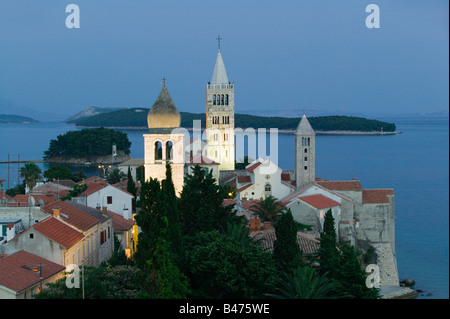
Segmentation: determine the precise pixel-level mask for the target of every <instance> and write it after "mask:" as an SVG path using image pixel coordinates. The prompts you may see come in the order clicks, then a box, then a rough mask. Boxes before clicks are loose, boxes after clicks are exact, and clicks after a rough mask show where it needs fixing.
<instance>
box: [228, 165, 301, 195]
mask: <svg viewBox="0 0 450 319" xmlns="http://www.w3.org/2000/svg"><path fill="white" fill-rule="evenodd" d="M234 172H235V174H234V175H232V176H231V177H229V178H228V179H227V180H226V182H225V183H224V184H226V185H230V186H234V187H235V188H236V191H237V192H238V193H239V196H240V198H242V199H248V200H252V199H260V198H265V197H267V196H270V195H271V196H273V197H275V198H278V199H281V198H283V197H285V196H287V195H289V194H290V193H292V192H294V191H295V186H294V185H292V184H291V183H290V182H289V179H286V178H285V174H283V171H282V169H281V168H280V167H279V166H278V165H277V164H275V163H274V162H273V161H271V160H270V159H266V160H264V159H262V158H258V159H257V160H255V161H254V162H252V163H250V164H249V165H247V166H246V168H245V170H243V171H238V170H235V171H234Z"/></svg>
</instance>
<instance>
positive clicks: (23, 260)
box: [0, 250, 66, 299]
mask: <svg viewBox="0 0 450 319" xmlns="http://www.w3.org/2000/svg"><path fill="white" fill-rule="evenodd" d="M65 269H66V268H65V267H64V266H62V265H60V264H57V263H54V262H52V261H50V260H47V259H45V258H42V257H39V256H37V255H35V254H32V253H29V252H27V251H25V250H19V251H17V252H15V253H13V254H11V255H8V256H3V257H1V256H0V299H31V298H32V297H33V295H35V294H38V293H39V292H40V291H42V289H43V288H44V289H45V285H46V284H47V283H54V282H56V281H57V280H58V279H60V278H62V277H63V276H64V273H65Z"/></svg>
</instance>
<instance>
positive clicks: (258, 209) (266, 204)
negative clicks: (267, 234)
mask: <svg viewBox="0 0 450 319" xmlns="http://www.w3.org/2000/svg"><path fill="white" fill-rule="evenodd" d="M284 209H285V207H284V205H283V204H281V202H280V201H279V200H278V199H277V198H275V197H273V196H272V195H270V196H267V197H266V198H260V200H259V202H258V203H255V204H253V205H252V206H251V207H250V210H251V211H252V212H254V213H255V214H256V215H257V216H258V217H259V218H260V219H261V221H269V222H271V223H275V222H276V221H277V219H278V216H279V215H280V214H281V213H282V211H283V210H284Z"/></svg>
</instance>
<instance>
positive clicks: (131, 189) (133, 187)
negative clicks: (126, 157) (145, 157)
mask: <svg viewBox="0 0 450 319" xmlns="http://www.w3.org/2000/svg"><path fill="white" fill-rule="evenodd" d="M127 192H128V193H130V194H131V195H133V199H132V202H131V203H132V211H133V212H134V211H136V184H135V183H134V181H133V176H131V168H130V166H128V175H127Z"/></svg>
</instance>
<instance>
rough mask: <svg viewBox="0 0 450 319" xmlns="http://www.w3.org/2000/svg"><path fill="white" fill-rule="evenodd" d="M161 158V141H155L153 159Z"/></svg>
mask: <svg viewBox="0 0 450 319" xmlns="http://www.w3.org/2000/svg"><path fill="white" fill-rule="evenodd" d="M161 160H162V144H161V142H155V161H161Z"/></svg>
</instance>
